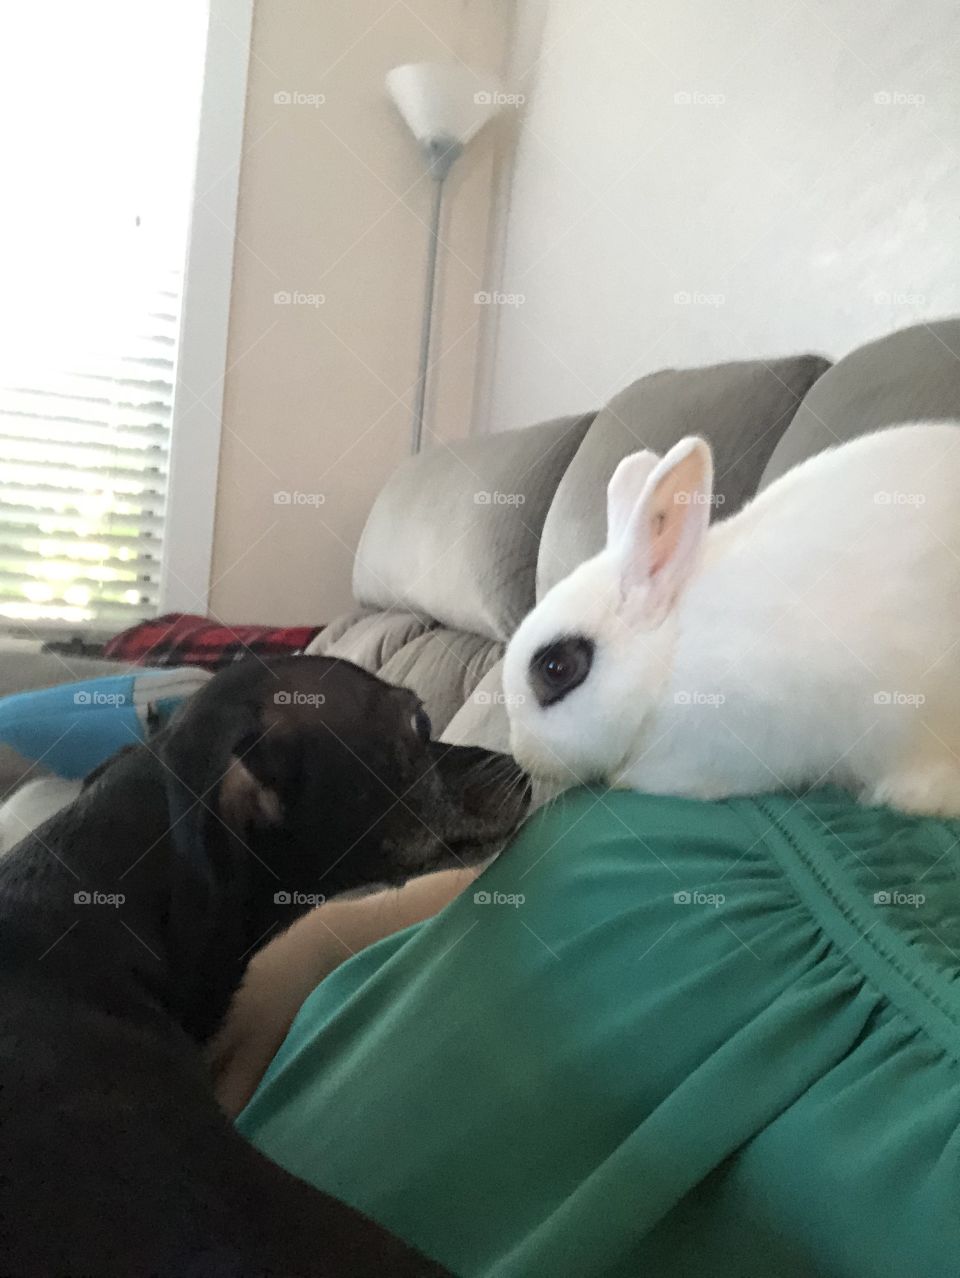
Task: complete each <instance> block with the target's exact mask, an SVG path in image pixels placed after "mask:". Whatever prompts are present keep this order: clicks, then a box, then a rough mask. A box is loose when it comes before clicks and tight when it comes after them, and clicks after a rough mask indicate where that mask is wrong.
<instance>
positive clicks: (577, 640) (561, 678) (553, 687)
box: [530, 635, 593, 706]
mask: <svg viewBox="0 0 960 1278" xmlns="http://www.w3.org/2000/svg"><path fill="white" fill-rule="evenodd" d="M592 664H593V644H592V643H591V641H590V640H589V639H584V638H583V636H582V635H570V636H568V637H566V638H563V639H555V640H554V642H553V643H551V644H548V645H547V646H546V647H545V648H541V649H540V650H539V651H538V652H536V653H534V655H533V660H532V661H531V662H530V686H531V687H532V688H533V692H534V695H535V696H536V698H537V701H538V702H539V703H540V705H541V706H552V705H553V704H554V702H556V701H561V700H562V699H563V698H564V697H565V696H566V695H567V693H568V692H572V691H573V689H574V688H578V687H579V686H580V684H581V683H583V681H584V679H586V677H587V675H588V674H589V673H590V667H591V666H592Z"/></svg>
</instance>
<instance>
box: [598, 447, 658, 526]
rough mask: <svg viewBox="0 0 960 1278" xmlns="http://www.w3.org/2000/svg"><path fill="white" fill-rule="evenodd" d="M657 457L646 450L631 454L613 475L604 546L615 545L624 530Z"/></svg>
mask: <svg viewBox="0 0 960 1278" xmlns="http://www.w3.org/2000/svg"><path fill="white" fill-rule="evenodd" d="M659 461H660V454H659V453H653V452H651V451H650V449H649V448H646V449H644V450H643V452H640V453H631V454H630V456H629V457H624V459H623V461H622V462H621V463H620V465H619V466H618V467H617V469H616V470H615V471H614V472H613V478H612V479H611V480H610V483H609V484H608V485H607V545H608V546H613V545H615V544H616V543H617V542H618V541H619V540H620V539H621V537H622V536H623V534H624V533H625V532H626V530H627V523H628V521H629V519H630V516H631V515H632V514H633V511H634V508H635V507H636V504H637V502H638V500H639V498H640V494H641V493H642V492H643V488H644V485H645V484H646V482H647V480H648V479H649V478H650V475H651V473H652V472H653V469H654V467H655V466H656V465H657V463H658V462H659Z"/></svg>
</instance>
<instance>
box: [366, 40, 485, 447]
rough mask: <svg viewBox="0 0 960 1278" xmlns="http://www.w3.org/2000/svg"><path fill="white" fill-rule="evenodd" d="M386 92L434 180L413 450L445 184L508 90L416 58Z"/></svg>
mask: <svg viewBox="0 0 960 1278" xmlns="http://www.w3.org/2000/svg"><path fill="white" fill-rule="evenodd" d="M387 91H388V93H389V94H390V97H391V98H392V99H393V101H394V103H395V104H396V107H397V109H398V111H399V112H400V114H401V115H402V116H403V118H404V120H405V121H406V123H407V126H408V127H409V129H410V131H411V133H413V136H414V137H415V138H416V139H417V142H418V143H419V144H420V149H421V151H422V152H423V156H424V160H425V162H426V165H427V171H428V172H429V174H430V176H431V178H432V179H433V208H432V212H431V217H430V228H429V229H430V239H429V242H428V246H427V274H426V281H425V285H424V299H423V320H422V323H421V328H420V361H419V366H418V373H417V395H416V400H415V403H414V409H413V436H412V447H411V451H412V452H414V453H418V452H419V451H420V444H421V440H422V437H423V415H424V406H425V404H426V398H427V377H428V374H429V371H430V335H431V331H432V328H433V310H434V301H435V298H434V293H435V290H436V278H437V256H438V252H439V248H440V216H441V211H442V209H443V194H444V184H445V182H446V179H447V175H448V174H449V172H450V170H451V168H452V167H453V165H454V164H455V163H456V161H457V159H458V158H459V157H460V155H461V154H462V153H463V149H464V147H465V146H466V145H467V143H468V142H469V141H470V139H471V138H472V137H473V136H474V135H475V134H476V133H478V132H479V131H480V129H482V128H483V126H484V125H485V124H486V122H487V121H488V120H489V119H490V117H491V116H492V115H495V114H496V112H497V111H499V110H500V107H501V105H502V103H503V91H502V89H501V87H500V84H499V82H498V81H497V80H496V79H495V77H493V76H489V75H488V76H484V75H479V74H477V73H476V72H474V71H471V70H470V69H469V68H468V67H465V66H462V65H460V64H458V63H443V62H415V63H409V64H407V65H406V66H402V67H394V69H393V70H392V71H390V72H389V73H388V75H387Z"/></svg>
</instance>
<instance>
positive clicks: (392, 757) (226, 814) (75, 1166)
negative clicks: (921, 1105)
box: [0, 657, 527, 1278]
mask: <svg viewBox="0 0 960 1278" xmlns="http://www.w3.org/2000/svg"><path fill="white" fill-rule="evenodd" d="M526 804H527V792H526V789H525V778H524V776H523V774H522V773H521V772H519V770H518V769H517V768H516V765H514V764H513V762H512V760H508V759H506V758H505V757H504V756H500V755H491V754H489V753H488V752H487V751H484V750H475V749H458V748H450V747H442V746H439V745H437V744H435V743H433V742H431V741H430V724H429V721H428V720H427V718H426V716H425V715H424V713H423V711H422V709H421V708H420V704H419V701H418V700H417V698H416V697H415V696H414V695H413V694H412V693H409V692H406V691H403V690H401V689H398V688H392V687H390V686H389V685H387V684H385V683H383V682H382V681H381V680H379V679H377V678H375V677H374V676H372V675H370V674H367V673H366V672H364V671H362V670H360V669H358V668H357V667H356V666H352V665H350V664H349V663H347V662H337V661H333V660H328V659H325V658H310V657H296V658H287V659H284V660H281V661H276V662H272V663H270V664H269V666H265V665H264V664H263V663H261V662H259V661H248V662H244V663H242V664H241V665H238V666H235V667H233V668H231V669H229V670H227V671H224V672H223V673H221V674H219V675H217V676H216V677H215V678H214V679H212V680H211V681H210V683H209V684H207V685H206V686H205V687H204V688H203V690H202V691H200V692H199V693H198V694H197V695H196V696H195V697H194V698H193V699H192V700H191V701H190V702H189V703H188V704H187V706H186V707H185V708H184V711H183V712H181V714H180V716H179V717H178V718H177V719H176V720H175V721H174V723H173V724H172V725H171V727H170V728H168V729H167V730H165V731H164V732H163V733H161V735H160V736H159V737H157V738H156V739H155V740H154V741H153V742H152V743H151V745H150V746H136V747H131V748H130V749H128V750H126V751H123V752H121V754H120V755H117V756H115V757H114V759H113V760H112V761H111V762H110V763H109V764H107V765H106V766H105V767H104V768H102V769H100V770H99V772H98V773H97V774H95V775H94V777H93V778H91V781H90V784H88V785H87V786H86V788H85V789H84V791H83V793H82V794H81V795H80V797H79V798H78V799H77V800H76V802H75V803H73V804H72V805H70V807H68V808H66V809H65V810H64V811H62V812H60V813H58V814H57V815H56V816H55V817H53V818H52V819H51V820H50V821H48V822H46V824H44V825H42V826H41V827H40V828H39V829H38V830H37V831H36V832H35V833H34V834H32V835H29V836H27V838H25V839H24V840H23V841H22V842H21V843H20V844H18V846H17V847H16V848H14V849H13V851H12V852H10V853H9V855H8V856H7V857H6V858H4V859H3V860H2V861H0V1272H2V1273H3V1274H4V1275H15V1276H16V1278H21V1276H23V1278H46V1276H50V1278H53V1276H54V1275H70V1276H71V1278H81V1276H83V1278H86V1276H87V1275H89V1276H91V1278H100V1276H101V1275H130V1276H134V1275H135V1276H136V1278H147V1276H158V1275H169V1276H170V1278H184V1276H186V1275H197V1276H198V1278H200V1276H202V1278H214V1276H218V1275H222V1276H224V1278H225V1276H227V1275H230V1276H231V1278H256V1276H257V1275H275V1276H276V1278H293V1276H296V1275H360V1274H363V1275H371V1276H374V1275H375V1276H376V1278H404V1276H405V1275H414V1274H416V1275H435V1274H440V1273H442V1272H444V1271H443V1270H442V1269H441V1268H440V1267H439V1266H437V1265H435V1264H434V1263H432V1262H430V1261H428V1260H426V1259H424V1258H423V1257H422V1256H420V1255H418V1254H417V1253H416V1252H414V1251H413V1250H412V1249H411V1248H409V1247H407V1246H405V1245H404V1244H402V1243H400V1242H399V1241H398V1240H396V1239H394V1238H393V1237H392V1236H391V1235H389V1234H387V1233H386V1232H385V1231H384V1230H383V1229H381V1228H380V1227H379V1226H378V1225H376V1224H374V1223H373V1222H372V1221H370V1220H368V1219H367V1218H366V1217H364V1216H362V1215H361V1214H359V1213H358V1212H356V1211H354V1210H352V1209H351V1208H349V1207H347V1206H345V1205H343V1204H342V1203H340V1202H337V1201H336V1200H335V1199H333V1198H330V1197H329V1196H327V1195H325V1194H322V1193H320V1192H318V1191H317V1190H315V1189H313V1188H311V1187H309V1186H307V1185H305V1184H303V1183H302V1182H300V1181H298V1180H296V1179H295V1178H294V1177H292V1176H290V1175H288V1174H287V1173H286V1172H284V1171H282V1170H281V1169H280V1168H279V1167H277V1166H275V1165H274V1164H273V1163H272V1162H270V1161H269V1160H268V1159H266V1158H264V1157H263V1156H262V1155H261V1154H259V1153H258V1152H257V1151H256V1150H255V1149H253V1148H252V1147H251V1146H249V1145H248V1144H247V1143H246V1142H245V1141H244V1140H243V1139H242V1138H241V1137H240V1136H239V1135H237V1133H236V1132H235V1131H234V1130H233V1128H232V1127H231V1125H230V1124H229V1122H228V1121H227V1119H226V1118H225V1117H224V1116H223V1115H222V1114H221V1113H220V1111H219V1109H218V1108H217V1105H216V1102H215V1100H214V1098H213V1093H212V1090H211V1086H210V1083H209V1081H208V1078H207V1075H206V1071H205V1068H204V1063H203V1058H202V1055H201V1052H200V1050H199V1044H200V1043H201V1042H202V1041H203V1040H204V1039H205V1038H207V1037H208V1036H209V1035H210V1033H211V1032H212V1031H213V1030H214V1029H215V1028H216V1026H217V1025H218V1023H219V1021H220V1020H221V1018H222V1016H223V1014H224V1012H225V1010H226V1007H227V1004H228V1002H229V999H230V997H231V994H232V992H233V991H234V989H235V988H236V986H237V985H238V983H239V981H240V978H241V976H242V973H243V969H244V967H245V965H246V963H247V961H248V959H249V958H250V956H251V954H252V953H253V951H254V950H255V949H256V948H257V946H258V945H260V944H261V943H263V942H264V941H265V940H266V939H268V938H269V936H270V934H271V933H272V932H273V931H274V929H275V928H276V927H277V925H278V924H279V925H280V926H286V925H287V924H288V923H291V922H293V920H294V918H296V917H297V915H298V914H300V913H303V912H304V911H305V910H306V909H307V908H308V907H309V905H310V904H311V903H312V902H313V901H314V900H315V899H316V898H317V897H318V895H319V894H323V895H325V896H332V895H334V894H335V893H336V892H340V891H344V890H346V889H348V888H356V887H359V886H361V885H365V884H376V883H390V882H396V883H399V882H401V881H403V880H404V879H406V878H408V877H410V876H412V875H416V874H420V873H422V872H424V871H426V870H432V869H435V868H440V867H441V866H445V865H451V864H466V863H469V862H476V861H477V860H478V859H480V858H481V857H482V856H483V855H484V853H485V852H487V851H489V850H490V848H491V846H495V845H496V844H497V843H498V842H501V841H502V840H503V838H505V837H506V836H507V835H508V834H509V833H510V832H511V831H512V830H513V829H514V828H515V827H516V825H517V824H518V822H519V820H520V819H521V817H522V815H523V812H524V809H525V807H526ZM375 1139H376V1136H375V1134H374V1133H371V1140H375Z"/></svg>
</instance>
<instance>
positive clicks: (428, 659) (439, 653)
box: [377, 628, 503, 744]
mask: <svg viewBox="0 0 960 1278" xmlns="http://www.w3.org/2000/svg"><path fill="white" fill-rule="evenodd" d="M502 655H503V645H502V644H499V643H497V642H496V641H495V640H492V639H485V638H483V636H481V635H471V634H467V633H466V632H465V631H463V630H447V629H445V628H438V629H436V630H431V632H430V633H429V634H426V635H421V636H420V638H419V639H414V640H413V642H412V643H408V644H405V645H404V646H403V647H402V648H401V649H400V650H399V652H397V653H396V654H395V655H394V657H393V658H392V659H391V660H390V661H388V662H387V663H386V665H384V666H383V667H382V668H381V669H380V670H379V671H378V672H377V673H378V674H379V675H380V677H381V678H383V679H386V681H387V682H388V683H398V684H401V685H402V686H403V687H404V688H410V689H411V690H412V691H413V692H415V693H416V694H417V696H418V697H420V698H422V700H423V704H424V706H425V707H426V711H427V714H428V715H429V716H430V721H431V723H432V724H433V732H434V735H435V736H439V735H440V734H441V733H442V732H444V731H445V730H446V728H447V725H448V724H449V722H450V720H451V719H452V718H453V717H454V715H455V714H456V713H457V711H458V710H459V709H460V707H461V706H462V705H463V703H464V702H465V701H466V700H467V699H468V698H469V697H470V696H471V695H472V694H473V692H474V690H475V688H476V686H477V684H478V683H479V682H480V680H481V679H482V678H483V676H484V675H485V674H486V673H487V671H488V670H489V669H490V668H491V666H494V665H496V663H497V662H498V661H499V660H500V657H501V656H502ZM472 744H476V743H472Z"/></svg>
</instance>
